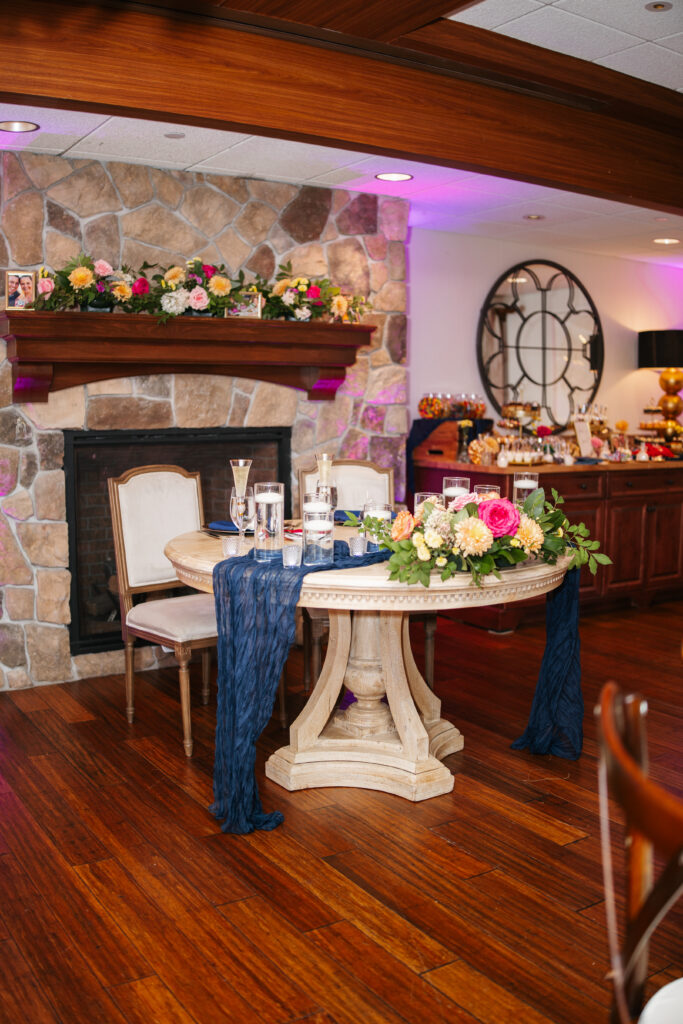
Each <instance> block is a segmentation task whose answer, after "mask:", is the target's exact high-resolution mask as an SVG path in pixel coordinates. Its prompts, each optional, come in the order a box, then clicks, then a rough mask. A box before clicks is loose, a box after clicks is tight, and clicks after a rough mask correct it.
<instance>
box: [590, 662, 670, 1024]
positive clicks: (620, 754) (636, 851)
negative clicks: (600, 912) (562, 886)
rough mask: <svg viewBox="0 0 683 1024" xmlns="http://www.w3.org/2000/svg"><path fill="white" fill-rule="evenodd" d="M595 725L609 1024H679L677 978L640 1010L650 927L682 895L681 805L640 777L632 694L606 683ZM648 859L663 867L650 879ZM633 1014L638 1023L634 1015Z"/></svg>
mask: <svg viewBox="0 0 683 1024" xmlns="http://www.w3.org/2000/svg"><path fill="white" fill-rule="evenodd" d="M595 713H596V715H597V716H598V720H599V732H600V764H599V769H598V789H599V797H600V835H601V844H602V864H603V877H604V885H605V912H606V915H607V936H608V940H609V952H610V961H611V975H612V981H613V984H614V1002H613V1005H612V1015H611V1021H612V1024H631V1022H632V1021H635V1020H639V1021H640V1024H680V1022H681V1021H683V978H678V979H677V980H675V981H672V982H670V983H669V984H668V985H665V986H664V987H663V988H660V989H659V991H657V992H656V993H655V994H654V996H653V997H652V998H651V999H650V1000H649V1001H648V1002H647V1004H646V1005H645V1007H644V1008H643V1002H644V995H645V982H646V980H647V964H648V945H649V940H650V937H651V935H652V933H653V932H654V930H655V928H656V927H657V926H658V925H659V923H660V922H661V921H662V919H663V918H664V916H665V915H666V914H667V913H668V911H669V910H670V909H671V907H672V906H673V905H674V903H675V902H676V901H677V899H678V898H679V897H680V896H681V894H682V893H683V801H681V800H680V799H679V798H678V797H676V796H674V794H672V793H670V792H668V791H667V790H665V789H663V788H662V787H661V786H659V785H657V784H656V783H654V782H652V780H651V779H649V778H648V774H647V773H648V760H647V740H646V730H645V714H646V713H647V704H646V702H645V701H644V700H643V698H642V697H641V696H639V695H638V694H633V695H624V694H622V692H621V691H620V690H619V688H618V687H617V685H616V684H615V683H612V682H610V683H607V684H606V685H605V686H604V687H603V689H602V692H601V694H600V703H599V705H598V707H597V708H596V709H595ZM610 796H612V797H613V798H614V800H616V802H617V803H618V804H619V806H620V807H621V809H622V811H623V815H624V818H625V824H626V859H627V877H626V899H625V931H624V941H623V944H622V945H621V947H620V944H619V928H618V924H617V915H616V897H615V888H614V875H613V868H612V856H611V848H610V809H609V797H610ZM654 854H657V855H658V856H659V857H661V858H662V859H663V860H664V861H665V862H666V864H665V867H664V869H663V870H662V871H661V872H660V873H659V874H658V876H657V877H656V878H655V877H654V867H653V865H654ZM639 1015H640V1016H639Z"/></svg>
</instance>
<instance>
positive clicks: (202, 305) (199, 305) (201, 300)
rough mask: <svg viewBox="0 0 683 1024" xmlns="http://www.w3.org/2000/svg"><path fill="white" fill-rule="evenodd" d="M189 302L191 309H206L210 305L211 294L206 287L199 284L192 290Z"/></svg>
mask: <svg viewBox="0 0 683 1024" xmlns="http://www.w3.org/2000/svg"><path fill="white" fill-rule="evenodd" d="M188 302H189V305H190V308H191V309H197V310H202V309H206V307H207V306H208V305H209V296H208V294H207V292H206V290H205V289H204V288H200V287H199V285H197V287H196V288H193V289H192V291H191V292H190V297H189V299H188Z"/></svg>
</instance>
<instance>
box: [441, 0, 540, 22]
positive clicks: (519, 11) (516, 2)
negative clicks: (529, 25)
mask: <svg viewBox="0 0 683 1024" xmlns="http://www.w3.org/2000/svg"><path fill="white" fill-rule="evenodd" d="M541 7H542V3H539V0H485V3H480V4H475V5H474V7H467V8H466V9H465V10H464V11H459V12H458V13H457V14H452V15H450V20H451V21H461V22H462V23H463V24H464V25H475V26H476V27H477V28H498V26H499V25H504V24H505V23H506V22H508V21H513V20H514V19H515V18H521V17H522V16H523V15H524V14H531V13H532V12H533V11H538V10H540V8H541Z"/></svg>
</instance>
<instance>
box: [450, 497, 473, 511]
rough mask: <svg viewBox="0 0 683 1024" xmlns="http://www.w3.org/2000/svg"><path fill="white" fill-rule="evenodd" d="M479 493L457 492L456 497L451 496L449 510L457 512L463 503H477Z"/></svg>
mask: <svg viewBox="0 0 683 1024" xmlns="http://www.w3.org/2000/svg"><path fill="white" fill-rule="evenodd" d="M478 504H479V495H478V494H474V493H471V494H459V495H458V497H457V498H453V501H452V502H451V503H450V505H449V506H448V510H449V511H450V512H459V511H460V509H461V508H464V507H465V505H478Z"/></svg>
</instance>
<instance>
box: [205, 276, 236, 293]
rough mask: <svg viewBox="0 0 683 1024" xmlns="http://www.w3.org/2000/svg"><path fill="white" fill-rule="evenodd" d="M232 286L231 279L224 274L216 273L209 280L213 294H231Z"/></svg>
mask: <svg viewBox="0 0 683 1024" xmlns="http://www.w3.org/2000/svg"><path fill="white" fill-rule="evenodd" d="M230 288H231V285H230V281H229V280H228V278H227V277H223V276H222V274H214V275H213V277H212V278H211V280H210V281H209V291H210V292H211V294H212V295H229V294H230Z"/></svg>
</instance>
